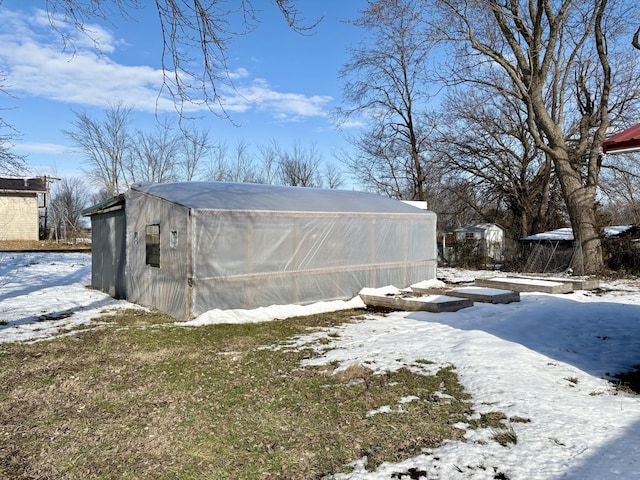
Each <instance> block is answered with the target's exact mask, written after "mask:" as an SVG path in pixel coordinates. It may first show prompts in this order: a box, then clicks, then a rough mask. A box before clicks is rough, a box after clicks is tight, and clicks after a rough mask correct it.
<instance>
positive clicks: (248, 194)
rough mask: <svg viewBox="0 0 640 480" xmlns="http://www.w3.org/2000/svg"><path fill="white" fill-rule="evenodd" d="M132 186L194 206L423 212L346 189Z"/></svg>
mask: <svg viewBox="0 0 640 480" xmlns="http://www.w3.org/2000/svg"><path fill="white" fill-rule="evenodd" d="M131 190H132V191H137V192H141V193H144V194H148V195H154V196H156V197H159V198H162V199H165V200H167V201H169V202H172V203H176V204H179V205H182V206H184V207H187V208H193V209H197V210H247V211H282V212H284V211H299V212H300V211H301V212H341V213H347V212H350V213H408V214H411V213H413V214H416V213H421V212H422V213H424V212H423V211H421V210H420V209H418V208H416V207H413V206H411V205H407V204H405V203H403V202H400V201H398V200H394V199H391V198H387V197H382V196H380V195H374V194H371V193H365V192H355V191H348V190H327V189H322V188H303V187H284V186H274V185H261V184H252V183H231V182H178V183H159V184H137V185H133V186H132V187H131Z"/></svg>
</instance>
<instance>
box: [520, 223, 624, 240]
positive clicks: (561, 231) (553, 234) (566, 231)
mask: <svg viewBox="0 0 640 480" xmlns="http://www.w3.org/2000/svg"><path fill="white" fill-rule="evenodd" d="M631 227H632V225H618V226H611V227H604V234H605V236H607V237H615V236H616V235H620V234H621V233H623V232H626V231H627V230H629V229H630V228H631ZM521 240H522V241H525V242H536V241H540V240H553V241H559V242H562V241H565V242H572V241H573V229H572V228H571V227H565V228H558V229H557V230H550V231H548V232H542V233H536V234H534V235H529V236H528V237H525V238H522V239H521Z"/></svg>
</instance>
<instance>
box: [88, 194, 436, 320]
mask: <svg viewBox="0 0 640 480" xmlns="http://www.w3.org/2000/svg"><path fill="white" fill-rule="evenodd" d="M84 213H85V215H88V216H90V217H91V225H92V280H91V283H92V286H93V287H94V288H97V289H100V290H103V291H105V292H107V293H109V294H111V295H112V296H115V297H118V298H125V299H127V300H129V301H131V302H135V303H138V304H141V305H145V306H150V307H155V308H157V309H158V310H160V311H162V312H165V313H167V314H169V315H171V316H173V317H175V318H177V319H181V320H187V319H190V318H194V317H197V316H198V315H201V314H202V313H205V312H207V311H209V310H212V309H240V308H241V309H251V308H256V307H260V306H269V305H273V304H279V305H286V304H291V303H296V304H306V303H312V302H317V301H329V300H337V299H349V298H352V297H354V296H355V295H357V293H358V292H359V291H360V290H361V289H362V288H363V287H381V286H385V285H395V286H397V287H406V286H409V285H411V284H412V283H416V282H419V281H422V280H430V279H433V278H435V271H436V216H435V214H434V213H432V212H429V211H425V210H420V209H418V208H416V207H414V206H411V205H407V204H405V203H403V202H400V201H397V200H393V199H390V198H386V197H381V196H378V195H374V194H370V193H363V192H352V191H344V190H325V189H315V188H301V187H279V186H271V185H256V184H241V183H224V182H188V183H187V182H184V183H167V184H139V185H134V186H132V187H131V189H130V190H129V191H127V192H126V193H125V194H122V195H119V196H117V197H114V198H113V199H111V200H109V201H106V202H103V203H101V204H98V205H96V206H94V207H91V208H89V209H87V210H86V211H85V212H84Z"/></svg>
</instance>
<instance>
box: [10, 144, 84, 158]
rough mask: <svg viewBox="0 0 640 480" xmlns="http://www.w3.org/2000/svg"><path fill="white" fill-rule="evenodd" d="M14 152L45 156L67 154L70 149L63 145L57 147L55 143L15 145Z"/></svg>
mask: <svg viewBox="0 0 640 480" xmlns="http://www.w3.org/2000/svg"><path fill="white" fill-rule="evenodd" d="M14 150H16V151H19V152H23V153H38V154H47V155H63V154H66V153H69V152H70V150H71V147H67V146H65V145H59V144H57V143H35V142H33V143H29V142H24V143H17V144H16V145H15V146H14Z"/></svg>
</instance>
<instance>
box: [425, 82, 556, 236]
mask: <svg viewBox="0 0 640 480" xmlns="http://www.w3.org/2000/svg"><path fill="white" fill-rule="evenodd" d="M507 83H508V79H505V85H506V84H507ZM442 109H443V111H444V112H445V113H444V121H442V122H441V126H440V132H441V137H440V138H439V142H438V147H437V148H438V150H439V151H440V152H441V155H442V156H443V157H444V159H445V163H446V165H447V168H448V169H449V170H452V171H453V172H456V171H462V172H466V173H467V174H469V175H471V176H472V178H473V183H474V184H475V185H476V188H477V189H479V190H480V191H482V192H484V194H485V196H486V197H488V199H491V198H493V199H495V200H498V201H500V202H502V203H503V204H504V206H505V207H506V209H507V210H508V211H509V212H510V213H511V219H510V221H509V222H508V223H509V224H511V225H512V233H513V234H514V235H517V236H520V237H521V238H522V237H526V236H528V235H530V234H531V233H534V232H539V231H544V230H546V229H547V226H548V222H547V220H549V216H548V210H549V196H550V189H551V179H552V163H551V159H550V157H549V155H545V153H544V152H543V151H542V150H540V149H539V148H537V147H536V145H535V142H534V140H533V138H532V137H531V134H530V133H529V130H528V126H527V118H526V117H527V112H526V111H525V110H523V108H522V104H521V103H520V102H516V101H514V99H513V97H510V96H508V95H507V96H505V95H496V92H491V91H488V92H487V91H485V90H484V89H482V88H479V87H475V88H473V89H472V88H458V89H454V90H452V91H450V92H448V94H447V100H446V101H445V102H444V104H443V106H442ZM500 223H501V224H502V225H504V224H505V222H504V219H503V220H502V221H501V222H500Z"/></svg>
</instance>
